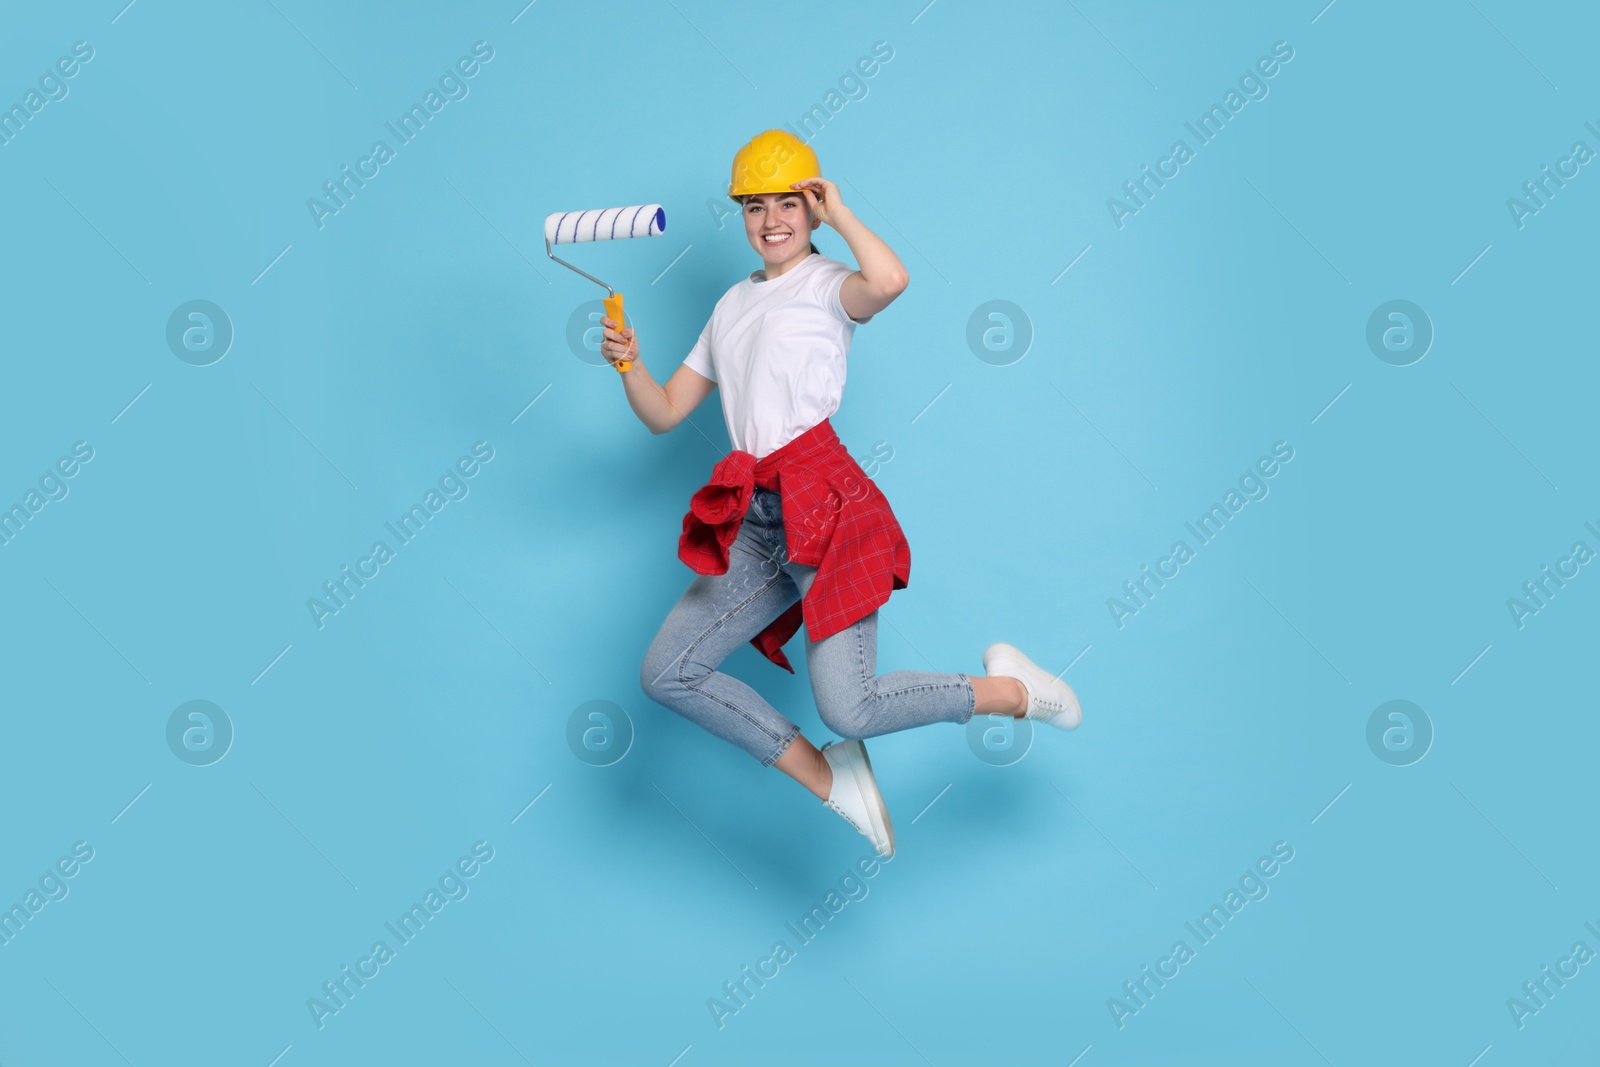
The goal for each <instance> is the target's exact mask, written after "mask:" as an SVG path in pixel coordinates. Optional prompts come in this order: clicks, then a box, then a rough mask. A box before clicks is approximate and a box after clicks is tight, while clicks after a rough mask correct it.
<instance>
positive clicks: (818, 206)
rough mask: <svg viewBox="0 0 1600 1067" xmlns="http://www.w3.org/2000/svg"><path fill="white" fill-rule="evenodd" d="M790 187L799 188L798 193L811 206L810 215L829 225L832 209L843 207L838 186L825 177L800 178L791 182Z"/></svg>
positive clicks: (832, 217)
mask: <svg viewBox="0 0 1600 1067" xmlns="http://www.w3.org/2000/svg"><path fill="white" fill-rule="evenodd" d="M791 188H794V189H798V190H800V195H802V196H804V197H805V198H806V203H807V204H809V205H810V206H811V217H812V218H815V219H820V220H821V221H823V222H825V223H827V224H828V225H829V226H832V225H833V220H834V215H833V211H834V209H835V208H843V207H844V198H843V197H841V196H840V195H839V187H838V186H837V185H835V184H833V183H832V182H830V181H829V180H828V179H826V178H802V179H800V180H799V181H797V182H793V183H791Z"/></svg>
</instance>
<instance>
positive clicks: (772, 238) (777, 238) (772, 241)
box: [761, 233, 789, 245]
mask: <svg viewBox="0 0 1600 1067" xmlns="http://www.w3.org/2000/svg"><path fill="white" fill-rule="evenodd" d="M761 239H762V240H763V241H765V242H766V243H767V244H769V245H776V244H782V243H783V242H784V241H787V240H788V239H789V235H788V234H786V233H780V234H776V235H773V234H767V235H765V236H763V237H762V238H761Z"/></svg>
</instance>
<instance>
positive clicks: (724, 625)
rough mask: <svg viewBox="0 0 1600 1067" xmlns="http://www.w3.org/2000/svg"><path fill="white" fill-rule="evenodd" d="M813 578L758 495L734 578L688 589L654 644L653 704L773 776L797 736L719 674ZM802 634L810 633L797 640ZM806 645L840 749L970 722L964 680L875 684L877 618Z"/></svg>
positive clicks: (764, 494) (735, 554)
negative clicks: (853, 741)
mask: <svg viewBox="0 0 1600 1067" xmlns="http://www.w3.org/2000/svg"><path fill="white" fill-rule="evenodd" d="M816 575H817V568H815V567H810V566H806V565H805V564H803V563H795V562H793V561H792V560H790V559H789V558H788V550H787V546H786V544H785V541H784V531H783V515H782V513H781V501H780V498H779V495H778V493H777V492H776V491H774V490H771V489H763V488H761V487H760V486H757V487H756V490H755V493H754V495H753V496H752V497H751V499H750V509H749V511H747V512H746V513H745V517H744V521H743V522H742V523H741V525H740V526H739V535H738V537H737V538H736V539H735V540H734V542H733V544H732V545H731V546H730V548H729V553H728V571H727V573H726V574H716V575H709V574H699V575H696V576H695V578H694V580H693V581H691V582H690V583H689V588H688V589H687V590H685V591H684V593H683V595H682V596H681V597H679V598H678V602H677V604H675V605H674V606H673V608H672V611H671V612H669V613H668V615H667V618H666V621H665V622H663V623H662V624H661V629H660V631H659V632H658V633H657V634H656V636H655V640H654V641H652V642H651V643H650V650H649V652H647V653H646V654H645V658H644V663H643V665H642V666H641V668H640V671H639V684H640V685H641V686H642V687H643V688H644V691H645V693H646V694H647V695H648V696H649V697H650V699H652V700H654V701H655V702H656V703H658V704H661V705H663V706H665V707H668V708H671V709H672V710H673V711H676V712H677V713H678V714H680V715H682V716H683V717H684V718H686V719H688V720H689V721H690V722H693V723H696V724H698V725H700V726H702V727H704V728H705V729H707V730H709V731H710V732H712V733H713V734H716V735H717V736H718V737H720V738H722V739H723V740H725V741H728V742H729V743H731V744H734V745H737V746H738V747H740V748H742V749H744V750H745V751H746V752H748V753H750V755H752V756H754V757H755V758H756V759H758V760H760V761H761V763H762V765H763V766H767V767H770V766H772V765H773V764H774V763H776V762H777V761H778V758H779V757H780V756H782V755H783V753H784V752H785V750H787V749H788V747H789V743H790V742H791V741H793V740H794V739H795V737H796V736H797V735H798V734H799V733H800V728H799V727H798V726H796V725H795V724H794V723H792V722H790V721H789V720H788V719H787V718H785V717H784V716H783V715H782V714H781V713H780V712H779V711H778V710H777V709H776V708H774V707H773V706H772V705H771V704H768V703H767V702H766V701H765V700H763V699H762V698H761V695H760V694H759V693H757V692H756V691H755V690H754V689H751V688H750V687H749V686H748V685H746V684H744V683H743V682H741V681H739V679H737V678H735V677H733V676H732V675H729V674H724V673H722V672H721V671H719V670H717V666H718V664H720V663H721V662H722V661H723V660H724V659H726V658H727V657H728V656H729V655H730V654H731V653H732V652H734V651H735V650H736V649H738V648H739V646H740V645H743V644H746V643H747V642H749V641H750V639H751V638H753V637H755V636H756V634H758V633H760V632H761V631H762V630H764V629H766V627H767V624H768V623H770V622H772V620H774V619H776V618H777V617H778V616H779V615H781V614H783V612H784V609H786V608H788V607H789V605H791V604H793V603H794V602H795V601H796V600H798V599H800V598H801V597H803V596H805V594H806V592H807V591H808V590H809V589H810V588H811V583H812V581H813V580H814V579H815V578H816ZM801 634H805V629H804V627H802V628H801V629H800V630H799V631H797V632H796V636H797V637H798V636H800V635H801ZM796 643H797V642H795V641H793V640H791V641H790V642H789V645H788V647H787V648H786V650H785V651H786V652H788V653H789V656H790V658H791V659H793V658H794V649H795V645H796ZM804 643H805V648H806V669H807V671H808V672H809V673H810V676H811V693H812V696H813V697H814V698H815V699H816V703H817V713H818V715H819V716H820V717H821V719H822V722H823V724H824V725H825V726H827V727H828V729H830V730H832V731H833V732H834V733H836V734H838V735H839V736H840V737H845V738H865V737H877V736H878V735H879V734H887V733H893V732H894V731H896V730H906V729H909V728H911V727H913V726H924V725H926V724H928V723H933V722H953V723H964V722H966V721H967V720H968V719H970V718H972V712H973V709H974V708H975V707H976V704H977V702H976V696H975V694H974V692H973V688H972V679H971V678H970V677H969V676H967V675H965V674H961V673H959V672H958V673H954V674H941V673H935V672H933V671H890V672H889V673H888V674H883V675H879V674H877V655H878V612H877V611H876V610H874V611H872V612H871V613H870V614H868V615H866V616H864V617H863V618H861V619H859V620H857V621H856V622H855V623H853V624H851V625H850V626H847V627H846V628H844V629H843V630H840V631H838V632H837V633H833V634H829V635H828V636H827V637H825V638H823V639H822V640H821V641H811V640H810V639H809V637H807V639H806V641H805V642H804ZM763 662H766V661H765V660H764V659H763Z"/></svg>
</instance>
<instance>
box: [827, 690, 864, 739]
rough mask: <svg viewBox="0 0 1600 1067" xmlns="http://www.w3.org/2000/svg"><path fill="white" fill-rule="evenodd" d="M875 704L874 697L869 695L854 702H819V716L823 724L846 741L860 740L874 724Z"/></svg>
mask: <svg viewBox="0 0 1600 1067" xmlns="http://www.w3.org/2000/svg"><path fill="white" fill-rule="evenodd" d="M875 706H876V702H875V700H874V697H873V696H871V695H867V696H863V697H861V698H860V699H859V700H857V701H855V703H853V704H847V703H834V702H829V703H825V704H819V705H818V706H817V716H818V717H819V718H821V719H822V725H824V726H826V727H827V728H828V729H830V730H832V731H833V732H834V733H836V734H838V735H839V736H840V737H842V738H844V739H845V740H846V741H859V740H861V739H862V738H865V737H867V736H868V734H867V729H868V727H870V726H871V724H872V718H873V715H872V712H873V708H874V707H875Z"/></svg>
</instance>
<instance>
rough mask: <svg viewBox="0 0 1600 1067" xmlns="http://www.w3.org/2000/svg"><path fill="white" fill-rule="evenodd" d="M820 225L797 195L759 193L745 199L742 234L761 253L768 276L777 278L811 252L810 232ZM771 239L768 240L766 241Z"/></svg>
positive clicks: (803, 200) (795, 193) (804, 201)
mask: <svg viewBox="0 0 1600 1067" xmlns="http://www.w3.org/2000/svg"><path fill="white" fill-rule="evenodd" d="M819 225H821V223H820V222H818V221H816V220H814V219H813V218H812V217H811V208H810V205H808V204H807V203H806V198H805V197H803V196H801V195H800V193H798V192H791V193H760V194H756V195H752V196H747V197H745V198H744V233H745V236H746V237H747V238H749V240H750V247H752V248H754V249H755V250H756V251H757V252H759V253H760V254H761V260H762V262H763V263H765V264H766V269H767V277H768V278H769V279H770V278H776V277H777V276H778V275H780V274H782V273H783V272H784V271H786V270H788V269H789V268H790V267H793V266H794V265H795V264H797V263H799V262H800V261H801V260H802V259H804V258H805V257H806V256H807V255H809V254H810V252H811V231H812V230H814V229H816V228H817V227H818V226H819ZM769 237H770V238H773V240H768V238H769Z"/></svg>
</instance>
